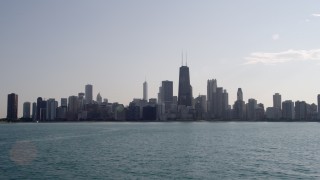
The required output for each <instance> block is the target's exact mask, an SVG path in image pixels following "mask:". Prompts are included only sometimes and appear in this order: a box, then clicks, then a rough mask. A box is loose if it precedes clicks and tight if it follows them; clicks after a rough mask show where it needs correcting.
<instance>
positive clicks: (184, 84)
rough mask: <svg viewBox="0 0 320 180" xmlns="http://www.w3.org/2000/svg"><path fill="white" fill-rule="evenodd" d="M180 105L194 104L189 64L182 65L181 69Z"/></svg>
mask: <svg viewBox="0 0 320 180" xmlns="http://www.w3.org/2000/svg"><path fill="white" fill-rule="evenodd" d="M178 105H179V106H192V87H191V85H190V73H189V67H188V66H183V65H182V66H181V67H180V71H179V89H178Z"/></svg>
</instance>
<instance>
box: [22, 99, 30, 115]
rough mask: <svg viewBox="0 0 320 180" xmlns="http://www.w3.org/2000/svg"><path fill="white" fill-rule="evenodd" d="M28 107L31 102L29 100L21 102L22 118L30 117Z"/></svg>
mask: <svg viewBox="0 0 320 180" xmlns="http://www.w3.org/2000/svg"><path fill="white" fill-rule="evenodd" d="M30 108H31V103H30V102H24V103H23V118H30V117H31V116H30Z"/></svg>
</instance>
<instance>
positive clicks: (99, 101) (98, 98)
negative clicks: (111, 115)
mask: <svg viewBox="0 0 320 180" xmlns="http://www.w3.org/2000/svg"><path fill="white" fill-rule="evenodd" d="M97 103H98V104H102V97H101V95H100V93H98V95H97Z"/></svg>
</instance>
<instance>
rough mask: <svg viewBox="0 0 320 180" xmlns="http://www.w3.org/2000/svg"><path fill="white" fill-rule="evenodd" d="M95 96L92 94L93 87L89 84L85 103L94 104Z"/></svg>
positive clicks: (86, 89)
mask: <svg viewBox="0 0 320 180" xmlns="http://www.w3.org/2000/svg"><path fill="white" fill-rule="evenodd" d="M92 96H93V94H92V85H91V84H87V85H86V88H85V101H86V104H92V100H93V98H92Z"/></svg>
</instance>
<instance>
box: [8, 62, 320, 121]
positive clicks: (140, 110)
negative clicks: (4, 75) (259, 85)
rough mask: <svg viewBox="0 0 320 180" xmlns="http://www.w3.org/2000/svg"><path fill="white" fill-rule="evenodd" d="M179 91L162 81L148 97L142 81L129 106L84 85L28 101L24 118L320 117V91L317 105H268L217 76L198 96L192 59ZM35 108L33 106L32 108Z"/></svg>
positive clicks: (12, 112) (14, 107)
mask: <svg viewBox="0 0 320 180" xmlns="http://www.w3.org/2000/svg"><path fill="white" fill-rule="evenodd" d="M178 88H179V89H178V96H173V81H168V80H165V81H162V83H161V86H160V87H159V93H158V98H150V99H148V83H147V81H145V82H144V83H143V97H142V98H141V99H140V98H134V99H133V101H132V102H130V103H129V105H128V106H124V105H123V104H119V103H116V102H115V103H110V102H108V99H102V96H101V94H100V93H98V95H97V96H96V100H93V86H92V85H90V84H88V85H86V86H85V92H84V93H83V92H80V93H78V95H77V96H76V95H73V96H69V97H68V98H61V99H60V106H59V103H58V101H57V100H56V99H53V98H49V99H44V98H42V97H38V98H37V101H36V102H33V103H32V104H31V103H30V102H24V103H23V117H22V118H21V119H20V120H21V121H40V122H41V121H44V122H50V121H113V120H114V121H141V120H146V121H170V120H184V121H186V120H219V121H224V120H227V121H231V120H232V121H316V120H318V119H320V95H318V99H317V100H318V101H317V102H318V106H317V105H316V104H308V103H306V102H305V101H296V102H293V101H291V100H286V101H282V99H281V95H280V94H279V93H275V94H274V95H273V107H267V108H266V109H265V107H264V105H263V104H262V103H258V102H257V100H255V99H248V102H245V101H244V100H243V92H242V89H241V88H238V91H237V100H236V101H235V102H234V103H233V105H230V104H229V96H228V92H227V90H226V89H223V87H218V85H217V80H216V79H209V80H208V81H207V95H199V96H197V97H195V98H194V97H193V93H192V86H191V84H190V73H189V67H188V66H187V65H182V66H181V67H180V72H179V86H178ZM31 109H32V111H31ZM7 120H10V121H14V120H18V95H17V94H14V93H12V94H9V95H8V104H7Z"/></svg>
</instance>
